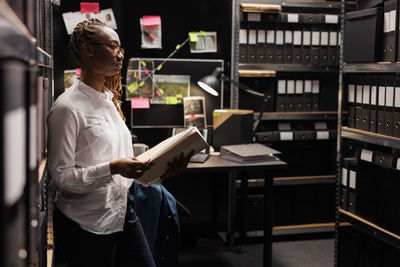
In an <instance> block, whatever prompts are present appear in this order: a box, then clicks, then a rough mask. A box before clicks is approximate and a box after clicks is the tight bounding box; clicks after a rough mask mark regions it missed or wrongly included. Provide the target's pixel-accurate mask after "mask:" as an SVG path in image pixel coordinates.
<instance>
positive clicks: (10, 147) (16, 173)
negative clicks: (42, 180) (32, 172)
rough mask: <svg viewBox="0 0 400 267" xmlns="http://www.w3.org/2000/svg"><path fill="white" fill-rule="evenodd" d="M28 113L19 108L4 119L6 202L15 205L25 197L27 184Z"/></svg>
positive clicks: (8, 113)
mask: <svg viewBox="0 0 400 267" xmlns="http://www.w3.org/2000/svg"><path fill="white" fill-rule="evenodd" d="M25 137H26V111H25V109H24V108H18V109H15V110H12V111H9V112H6V114H5V115H4V118H3V138H4V140H3V145H4V153H5V154H4V155H7V156H6V157H4V158H3V161H4V202H5V204H6V205H7V206H11V205H13V204H15V202H17V201H18V200H19V199H20V198H21V197H22V195H23V193H24V188H25V183H26V160H25V158H26V138H25Z"/></svg>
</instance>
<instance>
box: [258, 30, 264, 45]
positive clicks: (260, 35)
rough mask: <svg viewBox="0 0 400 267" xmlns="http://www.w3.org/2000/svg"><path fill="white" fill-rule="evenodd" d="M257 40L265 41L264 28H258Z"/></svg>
mask: <svg viewBox="0 0 400 267" xmlns="http://www.w3.org/2000/svg"><path fill="white" fill-rule="evenodd" d="M257 42H258V43H265V31H264V30H258V36H257Z"/></svg>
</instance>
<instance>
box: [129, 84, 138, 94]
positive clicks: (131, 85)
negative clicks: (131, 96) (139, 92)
mask: <svg viewBox="0 0 400 267" xmlns="http://www.w3.org/2000/svg"><path fill="white" fill-rule="evenodd" d="M138 88H139V85H138V84H137V82H133V83H131V84H130V85H128V87H127V89H128V91H129V93H133V92H135V91H136V89H138Z"/></svg>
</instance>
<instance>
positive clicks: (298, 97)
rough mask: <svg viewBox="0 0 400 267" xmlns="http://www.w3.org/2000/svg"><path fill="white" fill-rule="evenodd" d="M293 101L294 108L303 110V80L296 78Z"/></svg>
mask: <svg viewBox="0 0 400 267" xmlns="http://www.w3.org/2000/svg"><path fill="white" fill-rule="evenodd" d="M294 101H295V110H296V111H303V80H296V84H295V100H294Z"/></svg>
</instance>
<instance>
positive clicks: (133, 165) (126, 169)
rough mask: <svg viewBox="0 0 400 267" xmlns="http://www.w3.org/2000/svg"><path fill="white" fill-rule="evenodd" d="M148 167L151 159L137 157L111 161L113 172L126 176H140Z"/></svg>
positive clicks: (135, 177)
mask: <svg viewBox="0 0 400 267" xmlns="http://www.w3.org/2000/svg"><path fill="white" fill-rule="evenodd" d="M148 169H150V165H149V161H146V162H144V161H139V160H137V159H136V158H135V157H131V158H123V159H118V160H113V161H110V170H111V174H120V175H122V176H124V177H126V178H134V179H137V178H140V177H141V176H142V175H143V174H144V172H145V171H146V170H148Z"/></svg>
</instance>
